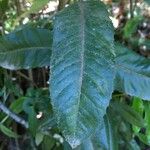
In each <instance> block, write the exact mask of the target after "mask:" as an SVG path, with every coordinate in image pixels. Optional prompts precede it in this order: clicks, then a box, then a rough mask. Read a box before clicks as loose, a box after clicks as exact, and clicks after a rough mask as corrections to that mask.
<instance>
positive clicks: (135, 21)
mask: <svg viewBox="0 0 150 150" xmlns="http://www.w3.org/2000/svg"><path fill="white" fill-rule="evenodd" d="M142 19H143V18H142V17H141V16H137V17H134V18H131V19H130V20H128V21H127V23H126V25H125V27H124V29H123V31H124V32H123V33H124V37H125V38H131V36H132V35H133V34H134V33H135V32H136V31H137V28H138V25H139V23H140V22H141V20H142Z"/></svg>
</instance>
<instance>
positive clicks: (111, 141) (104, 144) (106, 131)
mask: <svg viewBox="0 0 150 150" xmlns="http://www.w3.org/2000/svg"><path fill="white" fill-rule="evenodd" d="M93 142H94V143H99V145H100V147H101V148H102V149H104V150H118V135H117V122H116V121H115V120H114V116H113V115H112V113H110V112H109V113H107V115H105V117H104V127H103V129H102V130H99V131H97V133H96V136H95V137H94V140H93Z"/></svg>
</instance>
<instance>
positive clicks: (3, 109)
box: [0, 102, 29, 128]
mask: <svg viewBox="0 0 150 150" xmlns="http://www.w3.org/2000/svg"><path fill="white" fill-rule="evenodd" d="M0 110H2V111H3V112H4V113H5V114H7V115H8V116H9V117H10V118H12V119H13V120H15V121H16V122H17V123H19V124H21V125H22V126H23V127H25V128H29V125H28V123H27V122H26V121H25V120H24V119H23V118H21V117H19V116H17V115H16V114H15V113H13V112H12V111H11V110H9V109H8V108H7V107H6V106H5V105H4V104H3V103H2V102H0Z"/></svg>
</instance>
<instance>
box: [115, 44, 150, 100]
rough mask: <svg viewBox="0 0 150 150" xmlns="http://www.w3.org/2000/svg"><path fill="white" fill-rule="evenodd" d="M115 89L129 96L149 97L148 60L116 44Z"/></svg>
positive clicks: (149, 77)
mask: <svg viewBox="0 0 150 150" xmlns="http://www.w3.org/2000/svg"><path fill="white" fill-rule="evenodd" d="M115 52H116V58H115V63H116V67H115V68H116V78H115V89H116V90H119V91H122V92H124V93H126V94H129V95H131V96H137V97H140V98H142V99H145V100H148V99H150V60H149V59H146V58H144V57H142V56H140V55H138V54H136V53H135V52H133V51H132V50H129V49H128V48H126V47H124V46H122V45H120V44H116V47H115Z"/></svg>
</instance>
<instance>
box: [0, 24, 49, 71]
mask: <svg viewBox="0 0 150 150" xmlns="http://www.w3.org/2000/svg"><path fill="white" fill-rule="evenodd" d="M51 43H52V37H51V32H50V31H49V30H46V29H38V28H31V27H30V28H24V29H22V30H20V31H16V32H13V33H10V34H9V35H5V36H4V37H1V38H0V66H1V67H4V68H7V69H11V70H12V69H15V70H16V69H29V68H34V67H42V66H45V65H48V64H49V57H50V55H51Z"/></svg>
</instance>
